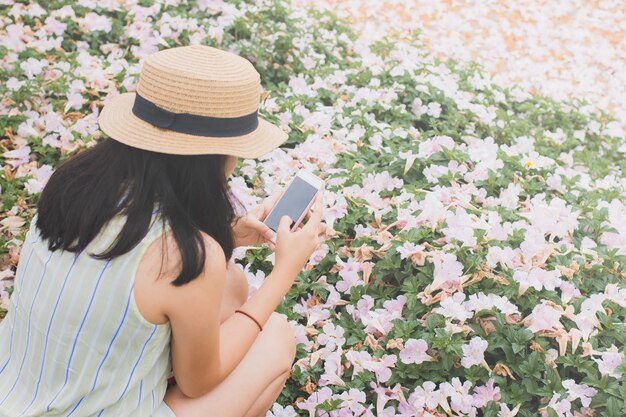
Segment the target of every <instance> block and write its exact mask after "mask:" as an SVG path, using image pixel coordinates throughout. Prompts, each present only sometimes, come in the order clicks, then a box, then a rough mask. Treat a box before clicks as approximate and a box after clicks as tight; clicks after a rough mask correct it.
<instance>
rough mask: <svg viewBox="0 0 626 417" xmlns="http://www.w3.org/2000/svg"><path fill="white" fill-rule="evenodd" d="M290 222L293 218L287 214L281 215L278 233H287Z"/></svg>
mask: <svg viewBox="0 0 626 417" xmlns="http://www.w3.org/2000/svg"><path fill="white" fill-rule="evenodd" d="M292 222H293V220H291V218H290V217H289V216H287V215H285V216H282V217H281V218H280V223H278V233H288V232H289V228H290V226H291V223H292Z"/></svg>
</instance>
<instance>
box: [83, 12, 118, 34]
mask: <svg viewBox="0 0 626 417" xmlns="http://www.w3.org/2000/svg"><path fill="white" fill-rule="evenodd" d="M82 26H83V30H85V31H86V32H94V31H96V30H101V31H103V32H110V31H111V21H110V20H109V18H108V17H106V16H101V15H99V14H97V13H94V12H89V13H87V14H86V15H85V17H84V18H83V21H82Z"/></svg>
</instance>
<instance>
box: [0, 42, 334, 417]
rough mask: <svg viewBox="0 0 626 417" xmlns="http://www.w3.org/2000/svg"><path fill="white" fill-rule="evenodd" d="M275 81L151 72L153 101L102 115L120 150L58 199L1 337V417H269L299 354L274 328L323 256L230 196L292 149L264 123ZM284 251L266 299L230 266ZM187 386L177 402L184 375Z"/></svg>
mask: <svg viewBox="0 0 626 417" xmlns="http://www.w3.org/2000/svg"><path fill="white" fill-rule="evenodd" d="M259 88H260V77H259V74H258V73H257V72H256V71H255V70H254V68H253V67H252V65H251V64H250V63H249V62H248V61H246V60H245V59H243V58H241V57H239V56H237V55H234V54H231V53H228V52H224V51H220V50H218V49H214V48H210V47H208V46H185V47H179V48H172V49H168V50H164V51H160V52H157V53H154V54H152V55H150V56H149V57H148V58H147V59H146V61H145V62H144V64H143V67H142V70H141V73H140V78H139V83H138V85H137V91H136V93H125V94H121V95H119V96H116V97H115V98H113V99H111V100H110V101H109V102H108V103H107V104H106V106H105V107H104V109H103V110H102V113H101V115H100V119H99V122H100V126H101V128H102V130H104V131H105V133H107V134H108V135H109V136H110V138H109V139H106V140H103V141H101V142H100V143H98V144H97V145H95V146H94V147H92V148H89V149H87V150H85V151H83V152H80V153H79V154H77V155H75V156H73V157H71V158H70V159H69V160H67V161H65V162H64V163H63V164H61V166H60V167H59V168H58V169H57V171H56V172H55V173H54V174H53V175H52V177H51V178H50V180H49V182H48V184H47V185H46V187H45V189H44V190H43V193H42V195H41V199H40V202H39V206H38V212H37V215H36V216H35V217H34V218H33V221H32V222H31V227H30V229H29V231H28V233H27V235H26V240H25V242H24V245H23V247H22V252H21V256H20V262H19V265H18V268H17V273H16V279H15V290H14V292H13V294H12V296H11V300H10V307H9V311H8V314H7V316H6V317H5V319H4V320H3V321H2V323H1V324H0V352H2V357H1V358H0V416H3V417H22V416H43V415H45V416H52V417H56V416H80V417H85V416H116V417H122V416H133V417H135V416H138V417H141V416H176V417H196V416H198V417H199V416H203V417H207V416H209V417H211V416H216V417H230V416H232V417H243V416H247V417H248V416H249V417H253V416H264V415H265V413H266V411H267V410H268V408H269V407H270V406H271V405H272V404H273V402H274V401H275V400H276V398H277V397H278V395H279V394H280V391H281V390H282V388H283V386H284V383H285V380H286V378H287V377H288V375H289V371H290V369H291V365H292V363H293V360H294V356H295V338H294V334H293V332H292V329H291V327H290V325H289V323H288V322H287V321H286V319H285V318H284V316H283V315H280V314H277V313H275V312H274V310H275V309H276V307H277V305H278V303H279V302H280V301H281V299H282V298H283V297H284V296H285V294H286V293H287V292H288V290H289V289H290V287H291V285H292V284H293V282H294V279H295V277H296V275H297V274H298V272H299V271H300V270H301V269H302V267H303V266H304V265H305V264H306V262H307V260H308V258H309V256H310V255H311V254H312V253H313V251H314V250H315V248H316V247H317V245H318V239H319V236H318V235H319V233H320V219H321V216H322V203H321V201H322V200H321V197H320V196H318V198H317V200H316V204H315V206H314V209H313V213H309V214H308V215H307V221H306V224H305V225H304V226H302V227H300V228H298V230H296V231H290V227H289V226H290V223H291V221H290V219H289V218H288V217H286V216H285V217H283V219H282V220H281V223H280V227H279V230H278V233H277V239H276V243H275V245H274V244H273V243H271V241H270V240H268V239H269V235H268V232H269V229H267V227H266V226H264V225H263V223H262V220H263V218H264V217H265V216H266V215H267V212H268V211H269V208H270V207H271V205H272V204H273V202H274V201H275V200H276V198H277V196H274V197H273V198H271V199H268V200H266V201H265V202H264V204H263V205H261V206H259V207H258V208H257V209H255V210H252V211H250V213H248V214H247V215H245V216H243V217H239V218H236V217H235V211H234V208H233V203H232V201H233V200H232V199H231V195H230V192H229V190H228V183H227V178H228V177H229V176H230V175H231V173H232V172H233V169H234V167H235V164H236V162H237V157H244V158H255V157H258V156H260V155H263V154H265V153H267V152H269V151H271V150H272V149H274V148H276V147H277V146H279V145H280V144H281V143H282V142H283V141H284V140H285V136H286V135H285V134H284V133H283V132H282V131H281V130H280V129H278V128H277V127H275V126H273V125H271V124H270V123H268V122H266V121H265V120H263V119H260V118H258V116H257V108H258V104H259ZM263 243H268V244H270V246H271V247H272V248H274V250H275V264H274V269H273V271H272V272H271V273H270V274H269V275H268V276H267V278H266V279H265V281H264V283H263V285H262V286H261V287H260V288H259V289H258V290H257V291H256V292H255V294H254V295H253V296H252V297H250V298H248V288H247V281H246V278H245V276H244V275H243V273H242V271H241V269H240V268H238V267H237V266H236V265H234V264H233V263H232V262H231V261H229V258H230V257H231V254H232V251H233V248H234V247H236V246H240V245H255V244H263ZM172 369H173V373H174V377H175V383H174V384H171V385H170V386H169V387H168V381H167V378H168V375H169V374H170V371H172Z"/></svg>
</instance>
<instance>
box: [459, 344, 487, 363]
mask: <svg viewBox="0 0 626 417" xmlns="http://www.w3.org/2000/svg"><path fill="white" fill-rule="evenodd" d="M488 346H489V343H487V341H486V340H484V339H482V338H480V337H473V338H472V340H470V342H469V344H467V345H463V347H462V349H463V358H462V359H461V365H463V367H464V368H471V367H472V366H474V365H481V364H482V363H483V362H484V361H485V350H487V347H488Z"/></svg>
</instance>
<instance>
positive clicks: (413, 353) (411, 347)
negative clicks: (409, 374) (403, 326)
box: [400, 339, 433, 365]
mask: <svg viewBox="0 0 626 417" xmlns="http://www.w3.org/2000/svg"><path fill="white" fill-rule="evenodd" d="M427 350H428V344H427V343H426V341H425V340H423V339H409V340H407V341H406V343H405V344H404V349H402V350H401V351H400V362H402V363H405V364H407V365H408V364H411V363H414V364H416V365H419V364H420V363H422V362H428V361H431V360H432V359H433V358H432V356H430V355H429V354H427V353H426V351H427Z"/></svg>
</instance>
